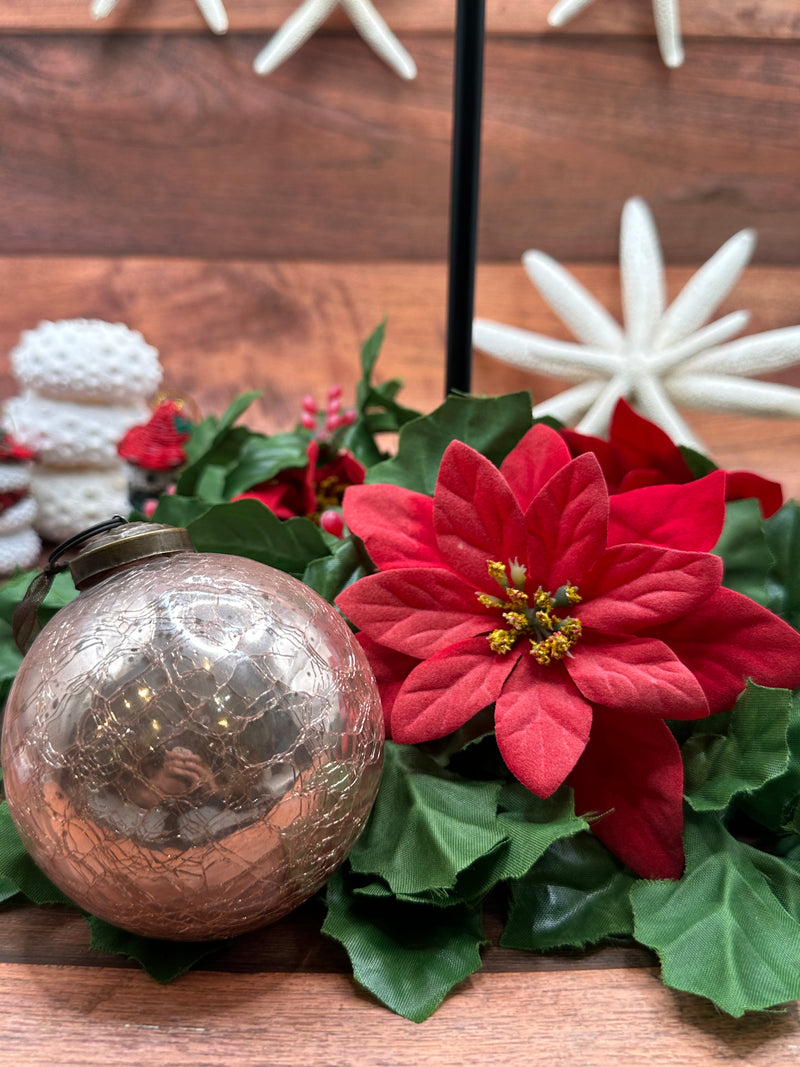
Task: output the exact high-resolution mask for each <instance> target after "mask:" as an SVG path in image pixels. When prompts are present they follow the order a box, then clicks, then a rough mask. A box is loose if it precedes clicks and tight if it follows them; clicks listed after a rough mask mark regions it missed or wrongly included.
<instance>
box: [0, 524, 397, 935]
mask: <svg viewBox="0 0 800 1067" xmlns="http://www.w3.org/2000/svg"><path fill="white" fill-rule="evenodd" d="M143 555H144V556H146V557H147V556H152V558H144V559H142V556H143ZM71 569H72V571H73V577H74V578H75V582H76V585H78V586H79V588H83V589H84V591H82V592H81V594H80V596H79V597H78V598H77V599H76V600H74V601H73V602H72V603H71V604H69V605H68V606H67V607H65V608H63V609H62V610H61V611H60V612H59V613H58V614H57V615H56V616H55V617H54V618H53V619H52V620H51V621H50V622H49V623H48V624H47V626H45V628H44V629H43V630H42V632H41V633H40V634H39V636H38V637H37V639H36V641H35V642H34V644H33V646H32V648H31V650H30V652H29V653H28V655H27V656H26V657H25V659H24V661H23V663H22V666H21V668H20V671H19V674H18V676H17V678H16V680H15V682H14V686H13V688H12V691H11V694H10V696H9V699H8V704H7V709H6V716H5V723H4V727H3V744H2V747H3V752H2V756H3V768H4V775H5V788H6V793H7V797H8V803H9V807H10V810H11V814H12V816H13V818H14V821H15V823H16V825H17V828H18V829H19V831H20V834H21V836H22V838H23V841H24V842H25V845H26V847H27V849H28V850H29V852H30V853H31V855H32V856H33V858H34V859H35V860H36V862H37V863H38V865H39V866H40V867H41V868H42V869H43V870H44V871H45V873H46V874H47V875H48V876H49V877H50V878H51V879H52V881H53V882H55V883H56V885H58V886H59V887H60V888H61V889H62V890H63V891H64V892H65V893H66V894H67V895H68V896H69V897H71V898H72V899H73V900H74V901H75V902H76V903H78V904H79V905H81V907H83V908H85V909H86V910H88V911H90V912H91V913H93V914H94V915H98V916H100V917H101V918H103V919H106V920H107V921H109V922H111V923H114V924H116V925H117V926H121V927H124V928H125V929H128V930H132V931H134V932H136V933H140V934H145V935H148V936H151V937H163V938H175V939H182V940H187V939H191V940H194V939H203V938H217V937H228V936H232V935H234V934H237V933H240V932H242V931H244V930H249V929H253V928H254V927H257V926H261V925H262V924H264V923H267V922H271V921H273V920H274V919H277V918H279V917H280V916H282V915H284V914H285V913H286V912H288V911H289V910H291V909H292V908H294V907H295V906H297V905H298V904H300V903H301V902H302V901H304V900H305V899H306V898H308V897H309V896H310V895H311V894H312V893H314V892H315V890H317V889H318V888H319V887H320V886H321V885H322V884H323V883H324V882H325V880H326V879H327V878H328V877H329V876H330V875H331V873H332V872H333V871H334V870H335V869H336V867H337V866H338V865H339V864H340V863H341V862H342V860H343V859H344V857H345V855H346V854H347V852H348V850H349V849H350V847H351V846H352V845H353V843H354V842H355V840H356V838H357V836H358V834H359V832H360V830H361V828H362V827H363V825H364V822H365V821H366V818H367V815H368V814H369V810H370V807H371V805H372V802H373V800H374V797H375V793H376V791H377V788H378V781H379V776H380V768H381V761H382V752H383V719H382V715H381V709H380V701H379V697H378V692H377V688H376V685H375V681H374V678H373V676H372V673H371V671H370V668H369V665H368V663H367V661H366V658H365V657H364V654H363V653H362V651H361V649H360V647H359V646H358V644H357V643H356V642H355V641H354V640H353V638H352V636H351V634H350V631H349V630H348V628H347V626H346V625H345V623H344V621H343V620H342V619H341V617H340V616H339V615H337V613H336V612H335V611H334V610H333V608H331V607H330V605H329V604H327V603H325V601H323V600H322V599H321V598H320V597H319V596H317V594H316V593H314V592H313V591H312V590H310V589H308V588H307V587H306V586H304V585H302V584H301V583H300V582H298V581H296V580H295V579H294V578H291V577H289V576H288V575H286V574H283V573H282V572H280V571H277V570H273V569H272V568H271V567H266V566H264V565H262V564H260V563H254V562H252V561H250V560H247V559H242V558H240V557H238V556H226V555H212V554H208V553H195V552H194V551H193V549H191V545H190V544H188V543H187V541H186V534H185V531H178V530H175V529H173V528H170V527H166V528H165V527H158V526H153V525H149V524H145V523H142V524H139V523H136V524H131V525H129V526H127V527H122V528H121V531H120V530H117V531H114V532H113V533H111V534H104V535H101V536H99V537H96V538H94V539H93V540H92V541H90V542H89V543H88V546H87V548H85V549H84V551H83V552H82V553H81V554H80V555H79V556H78V557H77V558H76V559H75V560H73V562H72V564H71ZM86 586H90V588H86Z"/></svg>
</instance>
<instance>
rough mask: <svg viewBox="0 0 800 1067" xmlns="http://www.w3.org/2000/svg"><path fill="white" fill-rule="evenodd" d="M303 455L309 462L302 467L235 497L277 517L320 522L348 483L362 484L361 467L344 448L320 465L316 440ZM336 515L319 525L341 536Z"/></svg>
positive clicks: (281, 473)
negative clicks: (257, 503)
mask: <svg viewBox="0 0 800 1067" xmlns="http://www.w3.org/2000/svg"><path fill="white" fill-rule="evenodd" d="M306 455H307V456H308V463H307V464H306V466H305V467H288V468H287V469H286V470H282V471H280V472H279V473H278V474H276V475H275V477H274V478H270V480H269V481H268V482H262V483H261V484H260V485H255V486H253V488H252V489H248V491H247V492H246V493H242V494H241V496H237V497H236V498H235V499H236V500H258V501H260V502H261V503H262V504H265V505H266V506H267V507H268V508H269V509H270V510H271V511H274V512H275V514H276V515H277V516H278V518H279V519H290V518H292V517H293V516H295V515H306V516H308V517H309V518H316V519H317V521H320V520H322V517H323V516H325V513H326V512H335V509H337V508H339V507H340V506H341V503H342V497H343V496H344V492H345V489H347V488H348V487H349V486H351V485H361V483H362V482H363V481H364V474H365V470H364V467H363V466H362V464H361V463H359V462H358V460H357V459H356V458H355V456H353V455H352V454H351V453H350V452H347V451H345V450H342V451H340V452H337V453H336V454H335V455H334V456H333V458H332V459H330V460H328V461H327V462H325V463H322V464H319V457H320V445H319V442H318V441H317V440H312V441H310V442H309V444H308V449H307V452H306ZM318 464H319V465H318ZM336 516H338V512H335V515H334V514H331V515H329V516H328V517H327V518H326V519H325V521H322V522H321V525H323V526H324V527H325V529H328V530H329V532H330V533H335V534H336V535H337V536H341V534H342V533H343V530H344V527H343V526H341V525H340V524H339V523H338V522H337V521H336Z"/></svg>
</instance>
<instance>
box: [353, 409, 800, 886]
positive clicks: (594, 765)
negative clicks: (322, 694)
mask: <svg viewBox="0 0 800 1067" xmlns="http://www.w3.org/2000/svg"><path fill="white" fill-rule="evenodd" d="M724 487H725V476H724V474H723V473H722V472H721V471H718V472H715V473H713V474H711V475H709V476H707V477H706V478H702V479H700V480H698V481H696V482H693V483H691V484H689V485H686V486H676V485H666V486H652V487H646V488H641V489H638V490H635V491H633V492H630V493H625V494H622V495H620V496H616V497H609V493H608V488H607V486H606V482H605V478H604V477H603V474H602V471H601V470H600V467H599V465H598V462H597V460H596V459H595V457H594V456H593V455H584V456H580V457H578V458H577V459H571V458H570V455H569V451H568V449H567V446H566V444H565V443H564V441H563V440H562V439H561V438H560V437H559V435H558V434H557V433H556V432H555V431H554V430H550V429H549V428H547V427H546V426H535V427H534V428H533V429H532V430H530V431H529V432H528V433H527V434H526V435H525V437H524V438H523V439H522V440H521V441H520V442H519V444H518V445H517V446H516V447H515V448H514V449H513V450H512V451H511V452H510V453H509V455H508V456H507V457H506V459H505V460H504V462H503V463H502V465H501V467H500V469H499V470H498V469H497V468H496V467H495V466H494V465H493V464H492V463H490V462H489V460H487V459H486V458H485V457H483V456H482V455H480V454H479V453H478V452H476V451H475V450H474V449H472V448H469V447H468V446H467V445H465V444H463V443H461V442H458V441H456V442H453V443H452V444H450V445H449V446H448V448H447V450H446V452H445V454H444V457H443V459H442V463H441V466H440V470H439V477H438V481H437V485H436V490H435V493H434V496H433V498H430V497H428V496H425V495H423V494H422V493H417V492H413V491H411V490H408V489H404V488H400V487H398V486H393V485H385V484H381V485H365V486H360V487H355V488H353V489H350V490H348V492H347V494H346V496H345V501H344V515H345V520H346V522H347V524H348V526H349V527H350V529H351V530H352V531H353V532H354V533H356V534H357V535H358V536H359V537H361V538H362V539H363V541H364V542H365V544H366V547H367V550H368V552H369V553H370V555H371V557H372V559H373V561H374V562H375V564H376V566H377V567H379V568H380V570H379V572H378V573H376V574H373V575H369V576H367V577H365V578H362V579H360V580H359V581H358V582H356V583H355V584H354V585H352V586H350V587H349V588H348V589H345V590H344V591H343V592H342V593H341V594H340V595H339V597H338V599H337V603H338V605H339V607H340V608H341V609H342V611H343V612H344V613H345V614H346V615H347V616H348V617H349V618H350V619H351V620H352V621H353V622H354V623H355V624H356V625H357V626H358V627H359V628H360V630H361V631H362V634H361V641H362V645H363V646H364V648H365V650H366V651H367V654H368V655H369V656H370V658H371V660H372V662H373V663H374V664H375V667H376V671H377V674H378V678H379V684H381V685H382V688H383V692H384V695H385V696H386V697H387V700H388V703H389V706H390V719H391V731H392V735H393V737H394V739H395V740H396V741H399V742H401V743H417V742H423V741H429V740H433V739H436V738H440V737H444V736H446V735H448V734H450V733H452V732H454V731H455V730H457V729H459V728H460V727H461V726H463V725H464V724H465V723H467V722H468V721H469V720H471V719H472V717H473V716H475V715H476V714H477V713H478V712H480V711H481V710H482V709H484V708H486V707H487V706H489V705H491V704H494V705H495V733H496V737H497V744H498V747H499V749H500V752H501V753H502V755H503V758H504V759H505V761H506V764H507V765H508V767H509V769H510V770H511V771H512V773H513V774H515V775H516V776H517V778H519V780H520V781H521V782H523V783H524V784H525V785H526V786H527V787H528V788H529V789H531V790H532V791H533V792H534V793H536V794H537V795H539V796H543V797H544V796H548V795H550V794H551V793H552V792H553V791H554V790H555V789H556V788H557V787H558V786H559V785H561V784H562V782H567V783H568V784H569V785H571V786H572V788H573V789H574V791H575V797H576V803H577V806H578V810H579V811H581V812H594V813H596V814H598V815H602V817H601V818H598V819H597V820H595V821H594V823H593V829H594V832H595V833H596V834H597V835H598V836H599V837H600V838H601V839H602V840H603V841H605V843H606V844H607V845H608V846H609V847H610V848H611V849H612V851H614V852H615V853H616V854H617V855H618V856H619V857H620V858H621V859H622V860H623V861H624V862H626V863H628V864H629V865H630V866H631V867H632V868H633V869H634V870H635V871H637V872H638V873H639V874H641V875H644V876H645V877H649V878H673V877H678V876H679V875H680V873H681V871H682V869H683V850H682V845H681V832H682V791H683V765H682V762H681V756H680V751H679V749H678V745H677V743H676V741H675V738H674V737H673V734H672V733H671V731H670V730H669V728H668V726H667V725H666V723H665V721H664V720H665V719H695V718H699V717H701V716H705V715H708V714H709V712H715V711H721V710H723V709H726V708H729V707H731V706H732V704H733V702H734V700H735V698H736V696H737V695H738V694H739V692H740V691H741V690H742V688H743V686H744V681H745V679H746V678H747V677H752V678H753V679H754V680H755V681H757V682H759V683H761V684H764V685H775V686H795V685H798V684H800V634H798V633H796V632H795V631H794V630H793V629H791V627H789V626H788V625H787V624H786V623H784V622H782V621H781V620H780V619H778V618H777V617H776V616H775V615H773V614H771V613H770V612H769V611H767V610H766V609H764V608H762V607H760V606H759V605H757V604H755V603H754V602H753V601H751V600H749V599H748V598H747V597H744V596H741V595H740V594H738V593H734V592H732V591H730V590H728V589H725V588H723V587H722V586H721V584H720V583H721V578H722V564H721V561H720V560H719V559H718V557H716V556H714V555H712V554H710V552H709V549H710V548H711V547H712V546H713V545H714V544H715V543H716V541H717V539H718V537H719V533H720V529H721V527H722V522H723V517H724Z"/></svg>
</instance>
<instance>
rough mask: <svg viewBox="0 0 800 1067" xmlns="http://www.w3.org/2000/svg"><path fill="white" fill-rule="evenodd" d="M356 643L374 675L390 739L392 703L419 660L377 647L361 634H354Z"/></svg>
mask: <svg viewBox="0 0 800 1067" xmlns="http://www.w3.org/2000/svg"><path fill="white" fill-rule="evenodd" d="M356 641H358V643H359V644H360V645H361V647H362V648H363V649H364V652H365V653H366V655H367V659H368V660H369V665H370V667H372V671H373V673H374V675H375V681H376V682H377V683H378V691H379V692H380V694H381V705H382V707H383V721H384V724H385V726H386V736H387V737H391V736H392V731H391V724H392V708H393V707H394V702H395V700H396V699H397V694H398V693H399V692H400V689H401V688H402V685H403V683H404V682H405V680H406V678H407V677H408V676H409V674H410V673H411V672H412V670H413V669H414V668H415V667H416V666H417V665H418V664H419V660H418V659H415V658H414V657H413V656H404V655H403V653H402V652H395V651H394V650H393V649H391V648H386V646H385V645H379V644H378V642H377V641H373V640H372V639H371V638H369V637H367V635H366V634H363V633H361V634H356Z"/></svg>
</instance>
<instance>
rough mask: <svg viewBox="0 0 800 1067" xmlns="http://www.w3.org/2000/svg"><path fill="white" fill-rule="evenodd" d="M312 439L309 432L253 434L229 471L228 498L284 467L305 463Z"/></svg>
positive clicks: (298, 465) (290, 468)
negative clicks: (264, 435) (269, 435)
mask: <svg viewBox="0 0 800 1067" xmlns="http://www.w3.org/2000/svg"><path fill="white" fill-rule="evenodd" d="M309 440H310V436H309V434H307V433H305V434H300V433H276V434H273V435H272V437H262V436H261V435H256V434H253V435H252V436H251V437H249V438H248V439H247V440H246V441H245V442H244V444H243V445H242V448H241V451H240V452H239V456H238V460H237V463H236V465H235V466H234V467H233V468H232V469H231V470H230V472H229V473H228V476H227V480H226V482H225V488H224V496H225V499H226V500H230V499H231V497H234V496H239V494H240V493H246V492H247V490H248V489H252V488H253V486H255V485H260V484H261V483H262V482H268V481H269V480H270V478H274V477H275V475H276V474H279V473H280V472H281V471H283V470H293V469H295V468H299V467H305V466H306V465H307V463H308V455H307V451H308V443H309Z"/></svg>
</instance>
